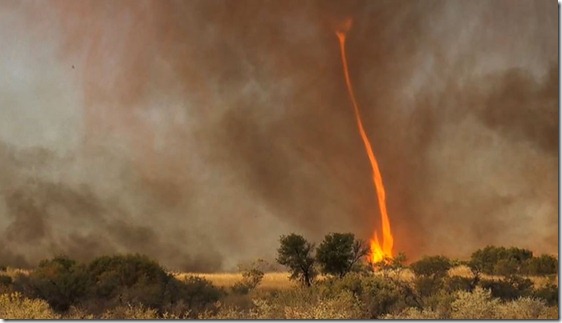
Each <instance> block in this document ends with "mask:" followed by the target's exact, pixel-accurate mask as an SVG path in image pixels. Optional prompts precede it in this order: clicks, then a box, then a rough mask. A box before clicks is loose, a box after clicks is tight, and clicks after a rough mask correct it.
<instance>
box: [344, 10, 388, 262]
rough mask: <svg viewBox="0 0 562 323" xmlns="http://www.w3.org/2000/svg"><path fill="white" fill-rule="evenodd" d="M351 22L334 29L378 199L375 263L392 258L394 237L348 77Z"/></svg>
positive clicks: (380, 177)
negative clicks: (347, 40) (347, 46)
mask: <svg viewBox="0 0 562 323" xmlns="http://www.w3.org/2000/svg"><path fill="white" fill-rule="evenodd" d="M351 22H352V20H351V19H347V20H346V21H344V23H343V24H342V25H341V26H340V28H339V30H336V36H338V39H339V42H340V51H341V60H342V64H343V73H344V76H345V83H346V85H347V91H348V93H349V98H350V99H351V104H352V105H353V109H354V111H355V118H356V120H357V127H358V129H359V134H360V135H361V139H363V144H364V145H365V151H366V153H367V156H368V157H369V161H370V162H371V167H372V168H373V182H374V184H375V189H376V192H377V198H378V201H379V209H380V213H381V222H382V233H383V240H382V245H381V244H380V243H379V239H378V237H377V232H376V230H375V231H374V233H373V237H372V238H371V241H370V245H371V255H370V258H371V259H370V260H371V262H372V263H377V262H381V261H386V260H387V259H389V258H390V259H392V257H393V255H392V246H393V244H394V237H393V236H392V232H391V230H390V220H389V219H388V214H387V212H386V195H385V192H384V185H383V182H382V176H381V172H380V170H379V165H378V163H377V159H376V158H375V154H374V153H373V149H372V148H371V143H370V142H369V138H368V137H367V134H366V133H365V129H363V121H361V115H360V113H359V106H358V105H357V100H356V99H355V94H354V93H353V87H352V86H351V79H350V77H349V71H348V68H347V58H346V56H345V36H346V32H347V31H348V30H349V29H350V28H351Z"/></svg>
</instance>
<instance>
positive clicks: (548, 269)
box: [522, 255, 558, 276]
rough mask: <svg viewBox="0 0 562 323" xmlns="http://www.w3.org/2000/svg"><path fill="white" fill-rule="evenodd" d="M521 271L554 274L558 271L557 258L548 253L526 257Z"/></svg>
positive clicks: (531, 273) (528, 273)
mask: <svg viewBox="0 0 562 323" xmlns="http://www.w3.org/2000/svg"><path fill="white" fill-rule="evenodd" d="M522 273H523V274H525V275H533V276H541V275H555V274H557V273H558V259H556V258H555V257H553V256H550V255H541V256H540V257H533V258H531V259H527V261H525V263H524V264H523V268H522Z"/></svg>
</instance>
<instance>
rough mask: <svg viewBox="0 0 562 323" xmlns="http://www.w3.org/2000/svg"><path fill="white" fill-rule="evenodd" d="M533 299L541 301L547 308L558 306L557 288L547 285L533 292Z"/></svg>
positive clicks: (550, 284)
mask: <svg viewBox="0 0 562 323" xmlns="http://www.w3.org/2000/svg"><path fill="white" fill-rule="evenodd" d="M533 297H534V298H537V299H541V300H543V301H544V302H546V304H548V305H549V306H554V305H558V286H556V285H555V284H553V283H548V284H546V285H545V286H543V287H540V288H538V289H536V290H534V291H533Z"/></svg>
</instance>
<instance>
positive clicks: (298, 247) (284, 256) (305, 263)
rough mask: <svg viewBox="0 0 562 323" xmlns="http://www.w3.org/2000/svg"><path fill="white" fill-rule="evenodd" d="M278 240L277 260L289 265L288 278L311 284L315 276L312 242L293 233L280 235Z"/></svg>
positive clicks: (306, 284)
mask: <svg viewBox="0 0 562 323" xmlns="http://www.w3.org/2000/svg"><path fill="white" fill-rule="evenodd" d="M279 242H280V243H281V246H280V247H279V249H277V254H278V256H277V262H278V263H280V264H281V265H283V266H286V267H289V271H290V273H291V277H290V279H292V280H297V281H299V282H300V283H302V284H303V285H305V286H311V285H312V281H313V280H314V278H315V277H316V271H315V270H314V257H313V255H312V252H313V250H314V244H312V243H310V242H308V241H306V239H305V238H303V237H302V236H300V235H298V234H294V233H291V234H290V235H288V236H284V235H283V236H281V238H280V239H279Z"/></svg>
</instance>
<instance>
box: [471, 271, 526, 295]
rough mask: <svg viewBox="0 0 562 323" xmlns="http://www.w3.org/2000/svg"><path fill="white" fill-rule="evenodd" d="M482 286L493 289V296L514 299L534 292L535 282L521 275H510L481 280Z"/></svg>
mask: <svg viewBox="0 0 562 323" xmlns="http://www.w3.org/2000/svg"><path fill="white" fill-rule="evenodd" d="M480 286H482V287H483V288H485V289H489V290H491V295H492V296H493V297H497V298H500V299H502V300H514V299H517V298H519V297H525V296H530V295H531V294H532V293H533V282H532V281H531V280H530V279H528V278H522V277H519V276H510V277H507V278H502V279H500V280H491V279H483V280H481V281H480Z"/></svg>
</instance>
